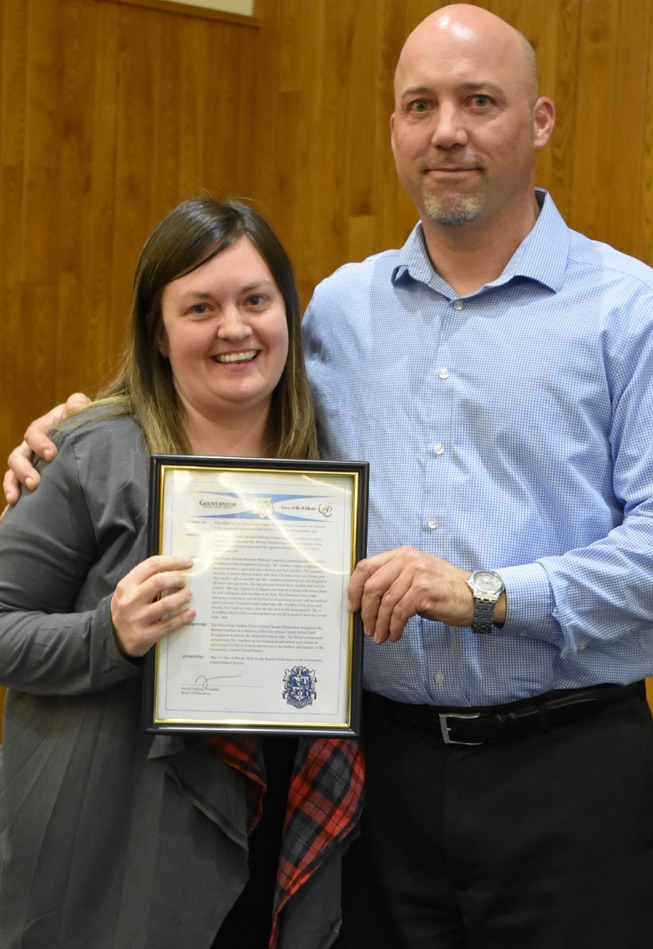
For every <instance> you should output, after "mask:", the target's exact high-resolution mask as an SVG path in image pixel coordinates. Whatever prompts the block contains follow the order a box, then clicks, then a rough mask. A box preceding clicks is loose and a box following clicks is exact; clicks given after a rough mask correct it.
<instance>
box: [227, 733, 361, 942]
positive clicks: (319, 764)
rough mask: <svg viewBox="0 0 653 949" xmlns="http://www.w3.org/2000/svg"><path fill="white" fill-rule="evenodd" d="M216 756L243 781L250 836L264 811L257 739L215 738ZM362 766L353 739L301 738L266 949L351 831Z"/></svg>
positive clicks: (357, 813)
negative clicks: (288, 908)
mask: <svg viewBox="0 0 653 949" xmlns="http://www.w3.org/2000/svg"><path fill="white" fill-rule="evenodd" d="M211 742H212V744H213V745H214V748H215V751H216V754H217V755H218V757H220V758H221V760H222V761H224V762H225V763H226V764H228V765H229V766H230V767H232V768H236V769H237V770H238V771H240V772H241V773H242V774H243V775H244V776H245V777H246V778H247V783H246V788H247V792H246V793H247V808H248V832H249V833H251V832H252V830H253V829H254V828H255V827H256V824H257V823H258V821H259V819H260V817H261V813H262V810H263V795H264V794H265V788H266V785H265V766H264V762H263V753H262V749H261V743H260V741H259V740H258V739H257V738H255V737H249V736H242V737H240V738H224V737H217V736H216V737H214V738H212V739H211ZM364 777H365V767H364V762H363V755H362V752H361V749H360V745H359V743H358V742H357V741H356V740H355V739H350V738H347V739H343V738H316V739H311V738H300V739H299V740H298V743H297V752H296V755H295V763H294V768H293V773H292V778H291V781H290V789H289V792H288V802H287V805H286V816H285V820H284V827H283V835H282V840H281V851H280V855H279V866H278V869H277V881H276V887H275V895H274V913H273V921H272V932H271V937H270V944H269V949H276V946H277V943H278V940H279V914H280V912H281V910H282V909H283V908H284V906H285V905H286V904H287V902H288V900H289V899H290V898H291V897H292V895H293V894H294V893H296V892H297V890H298V889H299V888H300V887H301V886H302V885H303V884H304V883H305V882H306V881H307V880H308V879H309V878H310V877H311V876H312V874H313V873H314V872H315V871H316V870H317V869H318V867H319V866H320V865H321V864H322V863H323V862H324V860H325V859H326V858H327V856H328V855H329V853H330V851H331V849H332V848H333V847H334V846H335V845H336V844H338V843H340V842H341V841H342V840H344V839H345V838H346V837H348V836H349V835H350V834H351V833H352V831H353V830H354V829H355V827H356V825H357V824H358V821H359V819H360V813H361V809H362V805H363V782H364Z"/></svg>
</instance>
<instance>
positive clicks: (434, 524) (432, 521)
mask: <svg viewBox="0 0 653 949" xmlns="http://www.w3.org/2000/svg"><path fill="white" fill-rule="evenodd" d="M426 525H427V527H428V529H429V530H430V531H436V530H437V529H438V527H439V526H440V525H439V524H438V519H437V517H431V518H429V520H428V521H427V522H426Z"/></svg>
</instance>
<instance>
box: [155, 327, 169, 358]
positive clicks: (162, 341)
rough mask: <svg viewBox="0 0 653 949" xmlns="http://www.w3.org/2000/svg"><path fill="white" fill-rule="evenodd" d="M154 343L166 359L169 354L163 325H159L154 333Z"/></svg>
mask: <svg viewBox="0 0 653 949" xmlns="http://www.w3.org/2000/svg"><path fill="white" fill-rule="evenodd" d="M156 344H157V346H158V347H159V352H160V353H161V355H162V356H163V357H164V358H165V359H168V357H169V355H170V349H169V347H168V337H167V335H166V331H165V330H164V329H163V327H159V331H158V332H157V334H156Z"/></svg>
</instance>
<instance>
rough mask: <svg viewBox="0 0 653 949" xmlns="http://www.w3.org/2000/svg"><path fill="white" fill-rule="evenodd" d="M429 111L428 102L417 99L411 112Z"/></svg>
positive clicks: (412, 103) (412, 105) (411, 105)
mask: <svg viewBox="0 0 653 949" xmlns="http://www.w3.org/2000/svg"><path fill="white" fill-rule="evenodd" d="M427 109H428V102H427V101H426V99H416V100H415V102H411V104H410V111H411V112H426V110H427Z"/></svg>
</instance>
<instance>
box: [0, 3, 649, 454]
mask: <svg viewBox="0 0 653 949" xmlns="http://www.w3.org/2000/svg"><path fill="white" fill-rule="evenodd" d="M443 5H444V4H443V3H435V2H433V0H310V2H308V0H257V4H256V14H257V15H256V17H255V18H254V19H253V20H248V18H245V17H235V16H231V17H230V16H228V15H226V16H224V17H222V16H219V15H211V16H209V15H206V14H202V12H201V11H199V12H198V11H194V10H193V8H191V7H188V8H185V9H184V10H183V15H180V10H181V9H182V8H180V7H175V9H174V10H173V9H172V8H169V7H167V6H166V3H165V2H163V0H161V2H154V3H151V2H145V0H142V2H137V0H0V57H1V58H0V112H1V115H0V291H1V294H2V297H1V298H2V307H3V331H4V332H3V344H4V345H3V346H2V347H0V387H1V388H0V459H1V458H3V457H5V456H6V453H7V451H8V450H9V448H10V447H11V446H12V445H13V444H14V443H15V442H16V441H17V440H18V439H19V437H20V436H21V434H22V431H23V428H24V425H25V423H26V421H27V420H29V419H30V418H32V417H33V416H35V415H36V414H39V413H40V412H41V411H42V410H43V409H45V408H46V407H48V406H49V405H51V404H52V403H53V402H54V401H58V400H60V399H62V398H63V397H64V396H65V395H67V394H68V393H69V392H71V391H73V390H75V389H79V388H81V389H86V390H87V391H90V392H92V391H94V390H95V388H96V386H97V384H98V382H100V381H101V380H102V379H103V378H106V377H107V375H108V374H109V373H110V372H111V371H112V368H113V367H114V366H115V363H116V360H117V358H118V357H119V354H120V351H121V349H122V344H123V338H124V327H125V318H126V313H127V309H128V306H129V294H130V282H131V276H132V272H133V268H134V264H135V261H136V257H137V254H138V252H139V249H140V247H141V245H142V242H143V240H144V238H145V237H146V235H147V234H148V232H149V230H150V229H151V227H152V225H153V224H154V223H155V221H156V220H157V219H158V218H159V217H160V216H161V215H162V214H163V213H164V212H165V211H166V210H168V208H170V207H171V206H172V205H173V204H175V203H176V202H177V201H179V200H181V199H182V198H185V197H189V196H192V195H196V194H198V193H200V192H203V191H208V192H210V193H212V194H214V195H215V196H216V197H226V196H229V195H235V196H240V197H245V198H248V199H250V200H252V201H253V202H254V203H255V204H256V206H257V207H258V208H259V209H260V210H261V211H262V212H263V213H264V214H266V215H267V216H268V217H269V219H270V220H271V222H272V223H273V225H274V226H275V227H276V229H277V230H278V232H279V234H280V236H281V237H282V239H283V240H284V242H285V243H286V245H287V247H288V249H289V251H290V253H291V256H292V257H293V259H294V261H295V265H296V269H297V273H298V278H299V284H300V290H301V296H302V300H303V302H304V303H306V302H307V301H308V299H309V297H310V294H311V291H312V289H313V287H314V286H315V284H316V282H317V281H318V280H320V279H322V277H324V276H326V275H327V274H328V273H330V272H331V271H332V270H333V269H334V268H335V267H337V266H339V265H340V264H341V263H343V262H345V261H347V260H350V259H360V258H362V257H364V256H366V255H367V254H369V253H373V252H375V251H378V250H381V249H383V248H385V247H389V246H397V245H398V244H400V243H401V242H403V240H404V239H405V236H406V234H407V233H408V231H409V230H410V228H411V227H412V226H413V223H414V220H415V211H414V208H413V207H412V205H411V203H410V202H409V200H408V199H407V197H406V196H405V195H404V194H403V192H402V191H401V189H400V188H399V186H398V184H397V181H396V177H395V173H394V166H393V160H392V154H391V151H390V146H389V126H388V120H389V116H390V113H391V111H392V77H393V73H394V68H395V63H396V58H397V56H398V53H399V50H400V48H401V45H402V43H403V40H404V38H405V37H406V35H407V34H408V32H409V31H410V30H411V29H412V28H413V27H414V26H415V25H416V24H417V23H418V22H419V21H420V20H421V19H422V18H423V17H424V16H426V15H427V14H428V13H430V12H432V11H433V10H434V9H436V8H437V7H439V6H443ZM478 5H479V6H483V7H486V8H487V9H490V10H492V11H493V12H495V13H497V14H499V15H500V16H504V17H505V18H506V19H508V20H510V21H511V22H513V23H514V24H515V25H516V26H517V27H518V28H520V29H522V30H523V31H524V32H525V33H526V35H527V36H528V37H529V39H530V40H531V41H532V42H533V44H534V46H535V48H536V51H537V54H538V57H539V64H540V78H541V91H542V92H543V93H546V94H549V95H551V96H552V98H553V99H554V101H555V102H556V105H557V112H558V120H557V128H556V131H555V133H554V137H553V140H552V142H551V143H550V145H549V147H548V148H547V149H546V150H545V151H544V152H543V153H541V155H540V156H539V165H538V171H539V182H540V183H541V184H543V185H544V186H546V187H549V188H550V189H551V190H552V192H553V195H554V197H555V200H556V202H557V204H558V206H559V207H560V210H561V211H562V213H563V214H564V215H565V216H566V217H567V219H568V221H569V223H570V224H571V225H572V226H573V227H575V228H577V229H579V230H582V231H585V232H587V233H589V234H591V235H592V236H595V237H597V238H600V239H603V240H606V241H608V242H610V243H612V244H614V245H616V246H617V247H619V248H620V249H622V250H624V251H626V252H628V253H632V254H635V255H636V256H639V257H641V258H642V259H644V260H646V261H647V262H649V263H653V114H652V113H651V110H650V108H648V103H649V102H650V101H651V99H652V98H653V70H652V69H651V67H650V63H651V61H653V57H652V53H653V12H652V8H651V4H650V2H649V0H529V2H528V3H525V2H523V0H487V2H479V3H478Z"/></svg>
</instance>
